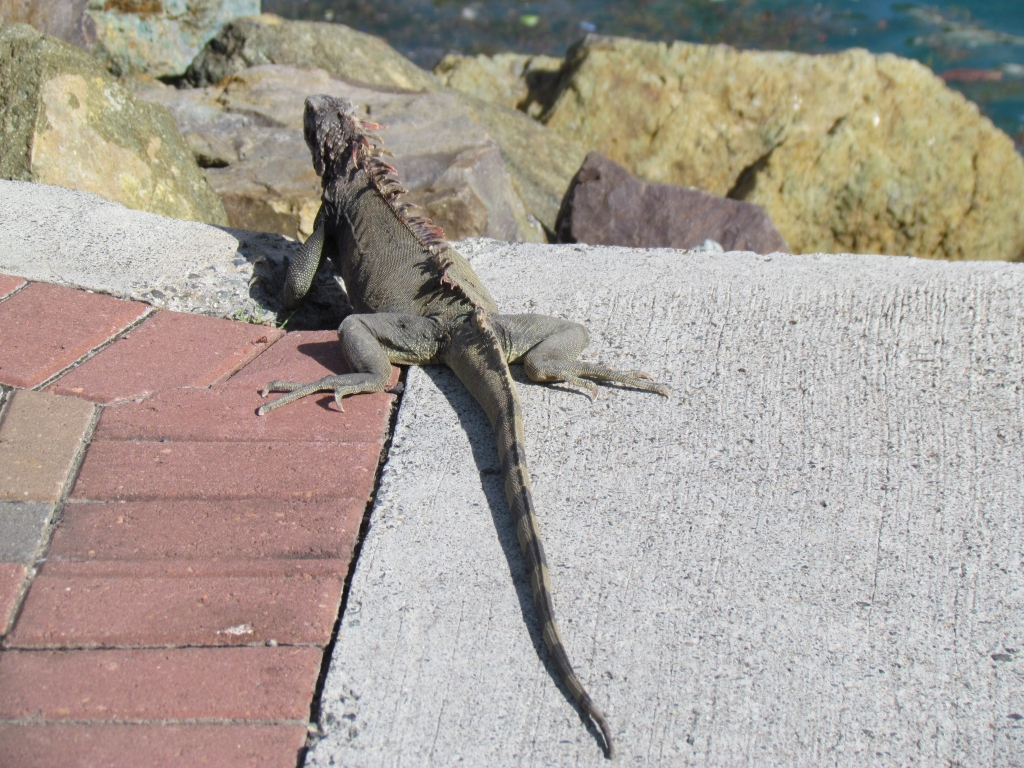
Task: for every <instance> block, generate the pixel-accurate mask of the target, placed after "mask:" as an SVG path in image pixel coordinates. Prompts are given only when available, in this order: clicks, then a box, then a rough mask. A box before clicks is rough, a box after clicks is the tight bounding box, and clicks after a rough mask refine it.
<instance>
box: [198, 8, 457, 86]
mask: <svg viewBox="0 0 1024 768" xmlns="http://www.w3.org/2000/svg"><path fill="white" fill-rule="evenodd" d="M263 64H283V65H287V66H292V67H303V68H307V69H312V68H316V69H322V70H324V71H326V72H327V73H328V74H330V75H331V76H332V77H336V78H341V79H344V80H349V81H352V82H357V83H362V84H365V85H371V86H383V87H387V88H399V89H401V90H405V91H431V90H436V89H437V88H438V87H439V83H438V81H437V79H436V78H435V77H434V76H433V75H431V74H430V73H429V72H426V71H424V70H422V69H420V68H419V67H417V66H416V65H415V64H413V63H412V62H411V61H409V60H408V59H407V58H405V57H404V56H402V55H401V54H400V53H398V51H396V50H395V49H394V48H392V47H391V46H390V45H388V44H387V43H386V42H384V41H383V40H382V39H380V38H379V37H375V36H373V35H367V34H365V33H364V32H357V31H356V30H354V29H350V28H349V27H346V26H345V25H344V24H329V23H327V22H318V21H285V20H284V19H282V18H280V17H279V16H274V15H273V14H269V13H265V14H262V15H261V16H255V17H253V18H248V19H238V20H236V21H234V22H231V23H230V24H227V25H225V26H224V28H223V29H222V30H221V31H220V33H219V34H218V35H217V36H216V37H215V38H213V39H212V40H210V42H208V43H207V44H206V47H204V48H203V50H201V51H200V52H199V55H197V56H196V58H195V60H194V61H193V62H192V64H191V65H189V68H188V71H187V72H186V74H185V78H186V80H187V81H188V82H189V83H191V84H192V85H195V86H204V85H216V84H217V83H219V82H221V81H222V80H223V79H224V78H226V77H229V76H230V75H234V74H238V73H239V72H241V71H242V70H244V69H246V68H248V67H253V66H259V65H263ZM309 93H311V91H307V92H306V94H305V95H308V94H309Z"/></svg>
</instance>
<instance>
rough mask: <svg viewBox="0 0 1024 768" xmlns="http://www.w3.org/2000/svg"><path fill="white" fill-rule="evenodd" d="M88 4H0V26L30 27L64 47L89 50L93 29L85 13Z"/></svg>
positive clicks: (8, 0) (56, 0)
mask: <svg viewBox="0 0 1024 768" xmlns="http://www.w3.org/2000/svg"><path fill="white" fill-rule="evenodd" d="M87 4H88V0H0V24H31V25H32V26H33V27H35V28H36V29H38V30H39V31H40V32H42V33H43V34H46V35H50V36H52V37H58V38H60V39H61V40H63V41H64V42H66V43H72V44H73V45H77V46H79V47H82V48H88V47H90V46H91V45H93V44H94V43H95V42H96V25H95V23H94V22H93V20H92V19H91V18H90V17H89V15H88V14H87V13H86V12H85V7H86V5H87Z"/></svg>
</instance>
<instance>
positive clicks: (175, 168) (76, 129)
mask: <svg viewBox="0 0 1024 768" xmlns="http://www.w3.org/2000/svg"><path fill="white" fill-rule="evenodd" d="M0 114H2V115H3V120H2V121H0V178H6V179H20V180H23V181H37V182H41V183H44V184H56V185H60V186H65V187H70V188H74V189H84V190H87V191H90V192H95V193H96V194H98V195H102V196H103V197H105V198H107V199H108V200H116V201H118V202H121V203H123V204H124V205H127V206H129V207H130V208H137V209H139V210H145V211H151V212H154V213H160V214H163V215H165V216H173V217H176V218H182V219H196V220H200V221H209V222H212V223H216V224H226V223H227V217H226V216H225V214H224V209H223V208H222V207H221V204H220V200H219V199H218V198H217V196H216V194H214V192H213V190H212V189H210V186H209V184H208V183H207V181H206V177H205V176H204V175H203V173H202V171H201V170H200V168H199V167H198V166H197V165H196V161H195V158H194V157H193V154H192V152H190V151H189V148H188V146H187V145H186V144H185V142H184V141H183V140H182V137H181V134H179V133H178V129H177V127H176V126H175V124H174V120H173V118H172V117H171V115H170V114H169V113H168V112H167V110H165V109H163V108H162V107H159V106H157V105H154V104H150V103H147V102H145V101H142V100H139V99H136V98H134V96H133V94H132V93H131V91H129V90H128V89H126V88H125V87H123V86H122V85H121V84H119V83H118V82H117V81H116V80H114V78H113V77H111V76H110V74H109V73H108V72H107V71H105V70H104V69H103V67H101V66H100V64H99V63H98V62H97V61H96V60H95V59H93V58H92V57H91V56H89V54H87V53H86V52H85V51H83V50H80V49H79V48H76V47H75V46H73V45H69V44H68V43H65V42H63V41H60V40H58V39H56V38H53V37H47V36H45V35H43V34H41V33H40V32H38V31H37V30H35V29H33V28H32V27H29V26H27V25H24V24H12V25H7V26H0Z"/></svg>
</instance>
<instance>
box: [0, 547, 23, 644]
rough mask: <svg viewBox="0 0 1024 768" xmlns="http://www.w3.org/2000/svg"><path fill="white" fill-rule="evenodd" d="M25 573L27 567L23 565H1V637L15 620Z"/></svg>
mask: <svg viewBox="0 0 1024 768" xmlns="http://www.w3.org/2000/svg"><path fill="white" fill-rule="evenodd" d="M25 573H26V569H25V566H24V565H22V564H21V563H0V635H2V634H3V633H4V630H5V629H6V628H7V625H8V624H10V621H11V619H13V618H14V611H15V610H16V609H17V607H18V598H19V597H20V595H21V583H22V582H23V581H24V580H25Z"/></svg>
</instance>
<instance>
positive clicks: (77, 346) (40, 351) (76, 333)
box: [0, 283, 150, 388]
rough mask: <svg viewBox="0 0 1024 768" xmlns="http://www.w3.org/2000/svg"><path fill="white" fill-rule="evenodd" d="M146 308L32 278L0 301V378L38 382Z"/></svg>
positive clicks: (17, 382) (15, 383)
mask: <svg viewBox="0 0 1024 768" xmlns="http://www.w3.org/2000/svg"><path fill="white" fill-rule="evenodd" d="M149 311H150V308H149V307H147V306H146V305H145V304H138V303H136V302H133V301H121V300H119V299H115V298H113V297H111V296H102V295H100V294H96V293H88V292H86V291H75V290H72V289H70V288H61V287H60V286H56V285H47V284H45V283H32V284H31V285H30V286H28V287H27V288H25V289H24V290H22V291H19V292H18V293H16V294H15V295H14V296H11V298H9V299H7V300H5V301H4V302H2V303H0V328H3V329H4V332H3V334H2V335H0V384H8V385H10V386H15V387H25V388H30V387H34V386H36V385H37V384H41V383H42V382H44V381H45V380H46V379H48V378H50V377H51V376H53V375H54V374H55V373H57V372H58V371H60V370H62V369H63V368H66V367H67V366H69V365H71V364H72V363H73V362H75V361H76V360H78V359H79V358H80V357H82V356H83V355H84V354H86V353H87V352H88V351H89V350H91V349H94V348H95V347H97V346H99V345H100V344H102V343H103V342H105V341H107V340H108V339H110V338H111V337H113V336H116V335H117V334H118V333H119V332H120V331H122V330H124V329H125V328H127V327H128V326H129V325H131V324H132V323H133V322H135V321H136V320H138V319H139V318H140V317H142V316H143V315H145V314H146V313H147V312H149Z"/></svg>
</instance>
